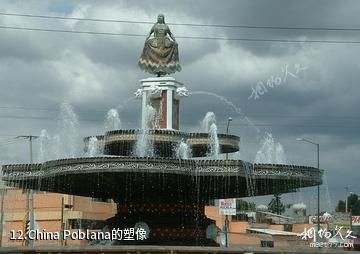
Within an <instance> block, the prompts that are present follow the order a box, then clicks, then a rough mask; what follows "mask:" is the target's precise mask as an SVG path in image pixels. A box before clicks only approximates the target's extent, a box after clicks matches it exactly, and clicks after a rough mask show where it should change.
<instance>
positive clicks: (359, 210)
mask: <svg viewBox="0 0 360 254" xmlns="http://www.w3.org/2000/svg"><path fill="white" fill-rule="evenodd" d="M347 199H348V211H349V212H350V211H351V213H352V214H353V215H360V199H359V196H358V195H356V194H355V193H351V194H350V195H349V196H348V197H347ZM345 207H346V201H344V200H339V202H338V204H337V206H336V208H335V210H336V211H337V212H345Z"/></svg>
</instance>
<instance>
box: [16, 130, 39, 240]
mask: <svg viewBox="0 0 360 254" xmlns="http://www.w3.org/2000/svg"><path fill="white" fill-rule="evenodd" d="M38 137H39V136H33V135H22V136H17V137H16V138H25V139H29V152H30V164H32V163H33V149H32V141H33V140H34V139H37V138H38ZM33 198H34V192H33V190H31V189H30V190H26V215H25V218H26V219H25V229H26V230H33V229H34V228H33V227H34V199H33ZM23 233H24V235H25V237H24V240H25V242H23V244H24V243H25V246H31V247H32V246H34V242H33V240H30V239H27V238H26V232H23Z"/></svg>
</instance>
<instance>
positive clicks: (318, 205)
mask: <svg viewBox="0 0 360 254" xmlns="http://www.w3.org/2000/svg"><path fill="white" fill-rule="evenodd" d="M296 141H303V142H307V143H310V144H313V145H315V146H316V158H317V169H318V171H319V174H320V161H319V155H320V152H319V149H320V144H318V143H316V142H314V141H311V140H309V139H306V138H297V139H296ZM317 229H318V232H319V231H320V184H318V186H317Z"/></svg>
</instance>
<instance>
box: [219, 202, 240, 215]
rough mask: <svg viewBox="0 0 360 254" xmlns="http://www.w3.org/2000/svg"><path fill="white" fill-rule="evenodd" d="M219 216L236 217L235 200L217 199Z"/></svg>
mask: <svg viewBox="0 0 360 254" xmlns="http://www.w3.org/2000/svg"><path fill="white" fill-rule="evenodd" d="M219 208H220V210H219V212H220V215H236V198H228V199H219Z"/></svg>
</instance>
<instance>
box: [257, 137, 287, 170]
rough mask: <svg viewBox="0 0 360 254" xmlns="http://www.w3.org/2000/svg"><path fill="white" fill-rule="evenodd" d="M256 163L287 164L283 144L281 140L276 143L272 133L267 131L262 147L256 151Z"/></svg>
mask: <svg viewBox="0 0 360 254" xmlns="http://www.w3.org/2000/svg"><path fill="white" fill-rule="evenodd" d="M255 163H269V164H286V157H285V153H284V149H283V147H282V145H281V144H280V143H279V142H277V143H275V141H274V138H273V136H272V135H271V134H270V133H266V134H265V137H264V138H263V139H262V140H261V148H260V150H259V151H258V152H257V153H256V156H255Z"/></svg>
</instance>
